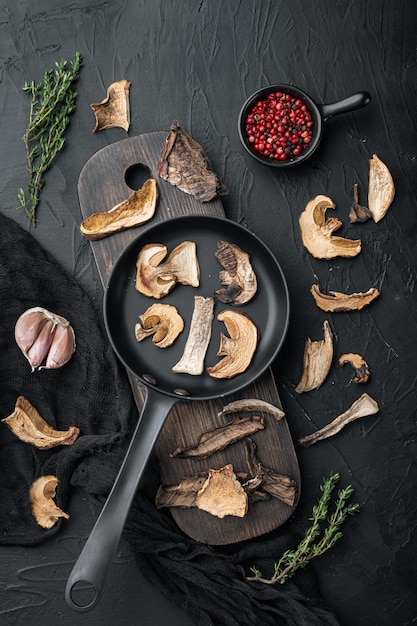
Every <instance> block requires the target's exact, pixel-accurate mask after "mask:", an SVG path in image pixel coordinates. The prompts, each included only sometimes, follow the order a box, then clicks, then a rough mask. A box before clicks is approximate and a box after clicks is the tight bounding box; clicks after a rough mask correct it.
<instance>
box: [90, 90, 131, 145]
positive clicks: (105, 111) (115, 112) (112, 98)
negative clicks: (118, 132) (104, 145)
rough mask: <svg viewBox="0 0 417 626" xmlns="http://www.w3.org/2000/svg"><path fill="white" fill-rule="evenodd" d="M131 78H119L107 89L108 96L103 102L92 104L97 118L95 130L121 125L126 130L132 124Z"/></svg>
mask: <svg viewBox="0 0 417 626" xmlns="http://www.w3.org/2000/svg"><path fill="white" fill-rule="evenodd" d="M130 85H131V82H130V80H126V79H123V80H119V81H117V82H114V83H112V84H111V85H110V86H109V87H108V89H107V96H106V97H105V98H104V100H102V102H98V103H94V104H90V106H91V108H92V109H93V111H94V115H95V118H96V125H95V126H94V128H93V132H94V133H95V132H97V131H99V130H104V129H105V128H114V127H120V128H123V129H124V130H125V131H126V132H127V131H128V130H129V126H130V104H129V92H130Z"/></svg>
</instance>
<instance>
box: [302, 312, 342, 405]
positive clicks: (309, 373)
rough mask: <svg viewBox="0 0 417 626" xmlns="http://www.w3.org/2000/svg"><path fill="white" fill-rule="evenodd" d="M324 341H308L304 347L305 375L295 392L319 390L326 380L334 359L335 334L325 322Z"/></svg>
mask: <svg viewBox="0 0 417 626" xmlns="http://www.w3.org/2000/svg"><path fill="white" fill-rule="evenodd" d="M323 335H324V337H323V339H322V340H320V341H312V340H311V339H310V338H308V339H307V341H306V343H305V347H304V361H303V373H302V376H301V380H300V382H299V383H298V385H297V387H296V388H295V391H296V392H297V393H303V392H307V391H312V390H314V389H318V388H319V387H320V386H321V385H322V384H323V382H324V381H325V380H326V378H327V375H328V373H329V370H330V366H331V364H332V359H333V334H332V331H331V329H330V325H329V322H328V321H327V320H325V321H324V324H323Z"/></svg>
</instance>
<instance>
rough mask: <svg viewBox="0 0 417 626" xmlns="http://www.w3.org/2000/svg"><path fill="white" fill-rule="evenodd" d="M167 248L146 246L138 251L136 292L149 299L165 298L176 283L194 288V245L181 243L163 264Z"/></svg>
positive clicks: (197, 275)
mask: <svg viewBox="0 0 417 626" xmlns="http://www.w3.org/2000/svg"><path fill="white" fill-rule="evenodd" d="M167 252H168V250H167V247H166V246H164V245H163V244H161V243H149V244H146V245H145V246H143V248H142V249H141V250H140V252H139V254H138V257H137V261H136V282H135V288H136V289H137V291H139V292H140V293H142V294H143V295H145V296H149V297H150V298H156V299H160V298H163V297H164V296H166V295H167V294H168V293H169V292H170V291H172V289H173V288H174V287H175V285H176V284H177V283H181V284H182V285H191V287H198V286H199V284H200V266H199V263H198V260H197V253H196V244H195V242H194V241H183V242H181V243H179V244H178V245H177V246H175V248H174V249H173V250H172V252H171V253H170V255H169V256H168V258H167V260H166V261H165V262H164V263H162V261H163V260H164V259H165V257H166V255H167Z"/></svg>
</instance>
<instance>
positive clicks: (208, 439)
mask: <svg viewBox="0 0 417 626" xmlns="http://www.w3.org/2000/svg"><path fill="white" fill-rule="evenodd" d="M264 428H265V420H264V419H263V418H262V417H260V416H259V415H246V416H244V417H236V418H235V419H234V420H232V421H231V422H229V423H228V424H225V425H224V426H218V427H217V428H212V429H211V430H208V431H206V432H204V433H202V434H201V435H200V436H199V438H198V441H197V443H195V444H194V445H191V446H186V447H179V448H177V449H176V450H174V452H173V453H172V454H171V455H170V456H172V457H176V458H182V459H186V458H193V459H207V458H208V457H209V456H211V455H212V454H214V453H215V452H219V451H220V450H224V449H225V448H227V447H228V446H230V445H231V444H233V443H236V441H240V440H241V439H244V438H245V437H248V436H249V435H253V434H255V433H256V432H258V430H263V429H264Z"/></svg>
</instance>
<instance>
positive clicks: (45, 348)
mask: <svg viewBox="0 0 417 626" xmlns="http://www.w3.org/2000/svg"><path fill="white" fill-rule="evenodd" d="M54 330H55V324H54V323H53V321H52V320H49V319H48V320H46V322H45V324H44V325H43V326H42V328H41V330H40V333H39V335H38V336H37V338H36V339H35V342H34V343H33V344H32V346H31V347H30V348H29V350H28V352H27V354H26V358H27V359H28V361H29V363H30V364H31V366H32V372H33V371H34V370H35V369H36V368H37V367H39V366H40V364H41V363H42V362H43V360H44V359H45V358H46V356H47V354H48V352H49V348H50V347H51V344H52V340H53V338H54Z"/></svg>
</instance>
